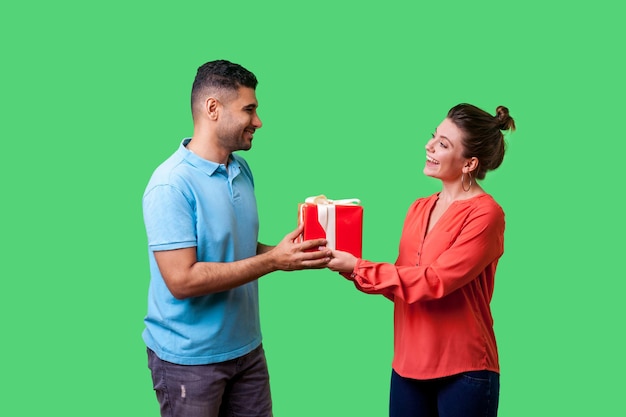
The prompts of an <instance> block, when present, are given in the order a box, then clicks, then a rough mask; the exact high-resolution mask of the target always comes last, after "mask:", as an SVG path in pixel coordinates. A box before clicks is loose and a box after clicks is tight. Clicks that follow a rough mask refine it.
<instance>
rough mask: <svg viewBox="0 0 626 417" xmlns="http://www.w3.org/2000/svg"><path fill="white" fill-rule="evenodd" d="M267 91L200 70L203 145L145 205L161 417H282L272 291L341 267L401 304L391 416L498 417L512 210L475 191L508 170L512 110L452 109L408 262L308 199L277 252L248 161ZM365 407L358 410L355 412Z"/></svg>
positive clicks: (191, 150)
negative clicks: (272, 339) (367, 241)
mask: <svg viewBox="0 0 626 417" xmlns="http://www.w3.org/2000/svg"><path fill="white" fill-rule="evenodd" d="M256 86H257V79H256V77H255V76H254V74H253V73H251V72H250V71H248V70H246V69H245V68H243V67H242V66H240V65H238V64H234V63H231V62H229V61H224V60H219V61H211V62H207V63H206V64H204V65H202V66H200V67H199V68H198V71H197V74H196V77H195V80H194V82H193V86H192V91H191V103H192V116H193V122H194V129H193V136H192V137H191V138H186V139H184V140H183V142H182V143H181V144H180V146H179V148H178V150H177V151H176V152H175V153H174V154H173V155H172V156H171V157H169V158H168V159H167V160H166V161H164V162H163V163H162V164H161V165H160V166H159V167H158V168H157V169H156V170H155V171H154V173H153V175H152V176H151V178H150V181H149V183H148V185H147V187H146V190H145V192H144V196H143V201H142V203H143V213H144V223H145V227H146V233H147V238H148V249H149V250H148V257H149V263H150V275H151V279H150V286H149V292H148V312H147V315H146V317H145V319H144V322H145V329H144V331H143V339H144V341H145V343H146V346H147V353H148V366H149V368H150V370H151V373H152V380H153V388H154V390H155V393H156V397H157V400H158V402H159V406H160V409H161V415H163V416H185V417H200V416H203V417H209V416H211V417H213V416H244V415H245V416H271V415H272V400H271V393H270V387H269V375H268V370H267V364H266V361H265V353H264V350H263V345H262V343H261V329H260V320H259V306H258V279H259V278H261V277H262V276H265V275H267V274H269V273H271V272H273V271H278V270H285V271H293V270H302V269H321V268H329V269H331V270H333V271H336V272H339V273H340V274H341V275H343V276H344V277H345V278H347V279H349V280H351V281H352V282H353V283H354V285H355V286H356V288H357V289H358V290H360V291H363V292H365V293H369V294H381V295H383V296H385V297H386V298H388V299H389V300H391V301H392V302H393V303H394V357H393V363H392V370H391V388H390V401H389V415H390V416H392V417H401V416H438V415H446V416H461V415H462V416H470V417H471V416H478V415H481V416H496V415H497V408H498V397H499V371H500V370H499V364H498V353H497V347H496V341H495V335H494V332H493V320H492V317H491V310H490V301H491V297H492V295H493V289H494V279H495V272H496V267H497V264H498V260H499V258H500V256H501V255H502V253H503V250H504V242H503V240H504V213H503V211H502V209H501V207H500V206H499V205H498V204H497V202H496V201H495V200H494V199H493V198H492V197H491V196H490V195H489V194H487V193H486V192H485V191H484V190H483V188H482V187H481V186H480V185H479V184H478V183H477V180H481V179H483V178H484V177H485V175H486V173H487V171H490V170H493V169H496V168H497V167H498V166H499V165H500V164H501V162H502V160H503V157H504V149H505V144H504V137H503V133H502V131H504V130H514V129H515V125H514V122H513V119H512V118H511V117H510V115H509V113H508V109H507V108H506V107H503V106H499V107H498V108H497V109H496V115H495V116H492V115H490V114H489V113H487V112H485V111H483V110H481V109H479V108H477V107H475V106H472V105H469V104H459V105H457V106H454V107H453V108H452V109H450V111H449V112H448V113H447V115H446V117H445V118H444V119H443V121H442V122H441V123H440V124H439V126H438V127H437V128H436V130H435V133H433V136H432V138H431V139H430V140H428V141H427V142H426V146H425V154H426V155H425V165H424V174H425V175H428V176H430V177H432V178H435V179H438V180H440V181H441V184H442V189H441V191H440V192H438V193H436V194H434V195H431V196H428V197H423V198H419V199H417V200H416V201H415V202H414V203H413V204H412V205H411V206H410V207H409V209H408V212H407V215H406V219H405V223H404V227H403V230H402V235H401V239H400V243H399V254H398V258H397V260H396V262H395V263H393V264H391V263H384V262H373V261H369V260H365V259H363V258H362V253H361V231H362V221H363V217H362V213H363V209H362V207H361V206H360V205H358V200H348V201H343V200H335V201H333V200H329V199H327V198H325V197H324V196H318V197H317V198H311V199H307V201H305V202H304V204H302V205H301V206H300V208H299V225H298V227H297V228H296V230H294V231H292V232H290V233H288V234H287V235H286V236H285V237H284V238H283V239H282V240H281V241H280V242H279V243H278V244H277V245H276V246H269V245H265V244H262V243H260V242H258V240H257V238H258V227H259V223H258V222H259V221H258V214H257V206H256V200H255V196H254V180H253V176H252V172H251V170H250V168H249V166H248V164H247V163H246V161H245V159H243V158H242V157H241V156H240V155H236V154H234V152H235V151H240V150H248V149H250V148H251V147H252V140H253V137H254V133H255V131H256V129H259V128H260V127H261V126H262V122H261V120H260V118H259V116H258V114H257V106H258V102H257V99H256ZM355 400H356V399H355Z"/></svg>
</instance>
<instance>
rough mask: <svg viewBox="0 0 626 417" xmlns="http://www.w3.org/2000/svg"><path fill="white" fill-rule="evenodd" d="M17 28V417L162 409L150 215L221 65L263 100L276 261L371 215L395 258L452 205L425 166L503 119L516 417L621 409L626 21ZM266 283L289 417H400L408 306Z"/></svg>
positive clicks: (564, 12) (511, 404)
mask: <svg viewBox="0 0 626 417" xmlns="http://www.w3.org/2000/svg"><path fill="white" fill-rule="evenodd" d="M0 9H1V10H0V36H1V38H2V42H1V44H0V48H1V56H2V61H1V65H0V68H1V71H2V77H0V87H1V90H0V91H1V93H0V94H1V101H0V102H1V104H0V105H1V106H2V107H1V109H0V110H1V111H0V132H1V133H0V134H1V139H2V140H1V141H0V147H1V148H0V149H1V154H0V155H1V158H2V163H1V164H0V174H2V190H3V192H2V195H3V196H2V206H3V207H4V210H3V213H4V214H3V215H2V218H1V220H0V222H1V229H0V230H1V236H2V239H1V243H0V244H1V245H2V248H1V251H0V256H1V263H0V274H1V277H2V279H1V282H2V289H1V290H0V291H1V292H0V294H1V295H2V302H1V303H0V325H1V329H2V342H1V343H0V358H2V362H3V365H2V371H1V372H0V375H1V377H0V384H2V386H1V387H0V401H1V403H2V410H3V412H2V414H3V415H7V416H42V415H50V414H52V413H54V414H55V415H66V416H83V415H90V416H112V415H122V416H157V415H158V406H157V402H156V399H155V397H154V394H153V392H152V387H151V381H150V375H149V371H148V369H147V366H146V354H145V347H144V345H143V341H142V339H141V331H142V329H143V322H142V320H143V316H144V314H145V311H146V293H147V286H148V280H149V275H148V263H147V252H146V251H147V249H146V238H145V232H144V229H143V221H142V214H141V195H142V193H143V189H144V187H145V185H146V183H147V181H148V178H149V176H150V174H151V173H152V171H153V169H154V168H155V167H156V166H157V165H158V164H159V163H160V162H161V161H162V160H164V159H165V158H166V157H168V156H169V155H170V154H171V153H172V152H174V151H175V150H176V148H177V146H178V145H179V142H180V140H181V139H182V138H183V137H185V136H189V135H191V132H192V123H191V117H190V112H189V92H190V88H191V82H192V80H193V77H194V75H195V70H196V68H197V67H198V66H199V65H201V64H202V63H204V62H206V61H208V60H213V59H219V58H225V59H229V60H232V61H234V62H237V63H240V64H242V65H244V66H245V67H247V68H249V69H250V70H252V71H253V72H255V74H256V75H257V76H258V78H259V80H260V84H259V87H258V89H257V97H258V99H259V101H260V108H259V113H260V116H261V118H262V120H263V122H264V126H263V128H262V129H261V130H260V131H259V132H257V134H256V135H255V140H254V146H253V149H252V150H251V151H249V152H247V153H245V155H244V156H245V157H246V158H247V159H248V161H249V163H250V165H251V167H252V169H253V172H254V174H255V180H256V184H257V198H258V204H259V212H260V219H261V231H260V240H261V241H262V242H264V243H268V244H275V243H277V242H278V241H279V240H280V239H281V238H282V236H284V235H285V234H286V233H287V232H289V231H291V230H292V229H293V228H294V227H295V222H296V207H297V204H298V203H299V202H301V201H302V200H303V199H304V198H305V197H307V196H311V195H317V194H326V195H327V196H329V197H330V198H335V199H338V198H352V197H356V198H360V199H361V200H362V204H363V206H364V209H365V225H364V257H365V258H368V259H371V260H377V261H387V262H393V261H394V260H395V256H396V254H397V244H398V239H399V234H400V230H401V226H402V222H403V218H404V214H405V212H406V209H407V208H408V206H409V204H410V203H411V202H412V201H413V200H414V199H416V198H418V197H420V196H425V195H429V194H431V193H433V192H436V191H438V190H439V188H438V187H439V184H438V182H437V181H435V180H432V179H430V178H426V177H424V175H423V174H422V168H423V164H424V158H425V155H424V148H423V147H424V144H425V142H426V140H427V139H428V138H429V137H430V134H431V133H432V131H433V130H434V128H435V127H436V126H437V124H438V123H439V122H440V121H441V120H442V119H443V118H444V117H445V114H446V112H447V110H448V109H449V108H450V107H452V106H453V105H455V104H457V103H459V102H470V103H473V104H476V105H478V106H480V107H483V108H485V109H486V110H488V111H490V112H494V110H495V108H496V106H497V105H500V104H503V105H506V106H508V107H509V109H510V111H511V115H512V116H513V117H514V118H515V120H516V122H517V125H518V131H517V132H516V133H514V134H512V135H510V136H508V138H507V141H508V144H509V146H508V152H507V156H506V158H505V161H504V164H503V165H502V167H501V168H500V169H499V170H498V171H495V172H493V173H491V174H489V175H488V177H487V179H486V180H485V181H484V186H485V188H486V189H487V190H488V191H489V192H490V193H492V194H493V195H494V197H495V198H496V199H497V200H498V201H499V202H500V204H501V205H502V206H503V208H504V209H505V212H506V214H507V217H506V218H507V231H506V253H505V255H504V257H503V258H502V260H501V264H500V267H499V271H498V279H497V286H496V292H495V298H494V301H493V303H492V307H493V314H494V317H495V323H496V324H495V326H496V333H497V337H498V343H499V347H500V355H501V367H502V380H501V382H502V390H501V398H500V400H501V403H500V416H504V417H515V416H561V415H581V416H590V415H623V413H624V405H623V400H622V398H621V397H622V395H623V393H622V391H623V389H622V388H623V386H622V385H623V384H622V383H621V382H615V380H616V379H617V381H621V378H620V376H622V375H623V374H624V371H626V367H625V364H624V359H623V352H624V351H625V347H626V346H624V341H623V333H624V324H623V322H624V317H625V314H624V313H625V311H624V307H623V306H624V301H623V291H622V289H623V288H624V285H623V284H622V282H623V280H624V277H625V274H624V272H623V268H622V260H623V259H624V256H623V250H624V242H623V238H624V232H625V231H626V230H625V229H626V228H625V225H624V223H625V222H624V217H623V211H624V210H623V203H622V202H621V201H622V197H621V194H622V192H623V190H624V181H626V180H625V178H626V175H625V174H624V164H623V160H624V151H625V146H624V128H623V124H624V110H623V97H624V94H625V93H626V91H625V90H626V89H625V83H624V74H625V73H626V68H625V65H624V63H623V56H624V40H625V38H626V36H625V30H624V25H623V22H624V15H625V13H624V7H623V6H622V5H621V3H620V2H618V1H604V0H600V1H594V2H565V1H557V2H546V1H541V2H540V1H535V0H530V1H528V0H527V1H516V2H494V1H489V2H487V1H477V2H467V1H462V2H460V1H447V2H433V3H432V4H419V2H415V1H397V0H391V1H386V2H368V3H366V2H361V1H345V2H338V1H333V2H331V1H328V0H320V1H316V2H281V1H274V2H266V4H264V2H259V1H257V2H248V1H239V2H207V1H204V2H190V1H180V2H177V3H176V4H174V3H173V2H172V3H165V2H163V3H161V2H154V1H153V2H147V1H136V2H122V1H119V0H113V1H109V2H91V3H85V2H77V1H76V2H73V1H61V2H43V1H32V2H23V3H21V5H18V4H17V3H16V2H12V3H6V4H4V5H3V6H0ZM260 288H261V304H262V326H263V331H264V338H265V339H264V340H265V342H264V343H265V347H266V351H267V354H268V361H269V366H270V372H271V378H272V387H273V397H274V403H275V415H276V416H277V417H294V416H297V417H306V416H365V417H368V416H384V415H386V409H387V396H388V380H389V376H390V363H391V358H392V340H391V339H392V317H391V314H392V305H391V303H389V302H388V301H386V300H385V299H384V298H382V297H376V296H368V295H365V294H361V293H359V292H357V291H356V290H355V289H354V288H353V286H352V284H350V283H349V282H348V281H345V280H343V279H342V278H341V277H339V276H338V275H336V274H334V273H332V272H330V271H327V270H325V271H306V272H294V273H274V274H271V275H269V276H267V277H264V278H263V279H262V280H261V284H260Z"/></svg>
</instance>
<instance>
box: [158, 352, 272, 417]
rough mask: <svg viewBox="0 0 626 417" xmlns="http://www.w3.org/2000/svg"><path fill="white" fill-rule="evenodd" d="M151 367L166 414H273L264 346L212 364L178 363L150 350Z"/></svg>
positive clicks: (179, 416)
mask: <svg viewBox="0 0 626 417" xmlns="http://www.w3.org/2000/svg"><path fill="white" fill-rule="evenodd" d="M148 367H149V368H150V370H151V371H152V382H153V384H154V391H155V392H156V396H157V399H158V401H159V405H160V406H161V416H163V417H271V416H272V398H271V395H270V384H269V374H268V371H267V362H266V361H265V352H264V350H263V346H259V347H258V348H256V349H255V350H253V351H252V352H250V353H248V354H247V355H244V356H242V357H240V358H237V359H233V360H230V361H226V362H220V363H215V364H210V365H177V364H174V363H171V362H166V361H164V360H161V359H159V358H158V357H157V355H156V354H155V353H154V352H153V351H152V350H150V349H148Z"/></svg>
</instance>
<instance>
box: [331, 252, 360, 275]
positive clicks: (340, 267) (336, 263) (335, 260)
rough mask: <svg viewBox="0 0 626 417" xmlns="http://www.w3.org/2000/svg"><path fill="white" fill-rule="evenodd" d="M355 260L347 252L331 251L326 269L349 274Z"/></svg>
mask: <svg viewBox="0 0 626 417" xmlns="http://www.w3.org/2000/svg"><path fill="white" fill-rule="evenodd" d="M356 261H357V258H356V257H355V256H354V255H352V254H351V253H349V252H343V251H340V250H333V251H332V257H331V259H330V262H329V263H328V269H330V270H331V271H335V272H343V273H346V272H347V273H350V272H352V271H353V270H354V267H355V265H356Z"/></svg>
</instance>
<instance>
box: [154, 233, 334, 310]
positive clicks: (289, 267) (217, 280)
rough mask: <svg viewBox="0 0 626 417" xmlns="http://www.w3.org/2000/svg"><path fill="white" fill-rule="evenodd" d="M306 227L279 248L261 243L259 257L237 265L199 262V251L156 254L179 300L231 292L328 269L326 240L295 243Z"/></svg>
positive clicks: (328, 252) (286, 238) (289, 236)
mask: <svg viewBox="0 0 626 417" xmlns="http://www.w3.org/2000/svg"><path fill="white" fill-rule="evenodd" d="M300 233H302V226H300V227H298V228H297V229H296V230H294V231H293V232H291V233H289V234H287V235H286V236H285V237H284V238H283V240H282V241H281V242H280V243H279V244H278V245H276V246H273V247H272V246H267V245H263V244H259V246H258V255H256V256H253V257H251V258H247V259H242V260H240V261H235V262H198V260H197V258H196V248H195V247H191V248H184V249H175V250H169V251H157V252H154V257H155V259H156V261H157V264H158V266H159V270H160V271H161V275H162V276H163V279H164V280H165V284H166V285H167V287H168V289H169V290H170V292H171V293H172V295H173V296H174V297H176V298H178V299H183V298H189V297H196V296H200V295H206V294H210V293H215V292H220V291H225V290H229V289H232V288H235V287H238V286H240V285H243V284H246V283H248V282H250V281H253V280H255V279H257V278H260V277H262V276H263V275H266V274H269V273H270V272H274V271H279V270H281V271H295V270H300V269H317V268H324V267H326V265H327V264H328V262H329V261H330V256H331V252H330V250H329V249H326V248H323V249H320V250H314V251H310V252H307V251H308V250H310V249H317V248H320V247H322V246H325V245H326V240H324V239H315V240H308V241H304V242H302V243H295V242H294V240H295V239H296V238H297V237H298V235H300Z"/></svg>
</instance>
